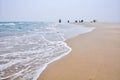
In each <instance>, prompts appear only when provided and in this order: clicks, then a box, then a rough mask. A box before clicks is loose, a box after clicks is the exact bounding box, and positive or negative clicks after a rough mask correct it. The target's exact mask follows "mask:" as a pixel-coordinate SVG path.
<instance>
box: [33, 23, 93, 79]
mask: <svg viewBox="0 0 120 80" xmlns="http://www.w3.org/2000/svg"><path fill="white" fill-rule="evenodd" d="M73 25H76V24H73ZM70 26H71V25H70ZM81 26H82V27H85V26H83V25H81ZM81 26H80V27H81ZM75 27H79V26H75ZM86 28H87V27H86ZM94 30H95V27H91V29H89V30H87V31H83V32H82V33H79V34H78V35H74V36H71V37H69V38H68V39H65V40H64V41H63V42H64V45H65V46H66V47H67V48H68V49H69V51H68V52H66V53H64V54H62V55H60V56H58V57H57V58H55V59H53V60H52V61H50V62H49V63H47V64H45V65H44V66H43V67H42V69H39V70H38V71H37V74H36V76H35V77H34V78H33V80H37V78H38V77H39V76H40V75H41V74H42V73H43V72H44V70H45V69H46V68H47V67H48V65H50V64H51V63H53V62H55V61H58V60H59V59H61V58H63V57H65V56H67V55H69V54H70V52H71V51H72V48H71V47H70V46H69V45H68V44H67V41H68V40H69V39H72V38H75V37H77V36H79V35H80V34H87V33H90V32H92V31H94Z"/></svg>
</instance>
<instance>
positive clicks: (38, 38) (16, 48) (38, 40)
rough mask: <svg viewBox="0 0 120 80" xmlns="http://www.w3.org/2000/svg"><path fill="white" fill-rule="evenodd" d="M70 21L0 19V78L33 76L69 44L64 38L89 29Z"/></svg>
mask: <svg viewBox="0 0 120 80" xmlns="http://www.w3.org/2000/svg"><path fill="white" fill-rule="evenodd" d="M93 29H94V28H85V27H83V26H79V27H78V26H76V25H73V24H57V23H44V22H0V79H4V80H36V79H37V78H38V76H39V75H40V74H41V73H42V71H43V70H44V69H45V68H46V67H47V65H48V64H49V63H51V62H53V61H55V60H57V59H59V58H61V57H63V56H65V55H67V54H68V53H69V52H70V51H71V48H70V47H69V46H68V45H67V44H66V43H65V42H64V41H65V40H66V39H69V38H71V37H74V36H77V35H79V34H83V33H87V32H90V31H92V30H93Z"/></svg>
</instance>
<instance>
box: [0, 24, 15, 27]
mask: <svg viewBox="0 0 120 80" xmlns="http://www.w3.org/2000/svg"><path fill="white" fill-rule="evenodd" d="M0 26H15V23H4V24H0Z"/></svg>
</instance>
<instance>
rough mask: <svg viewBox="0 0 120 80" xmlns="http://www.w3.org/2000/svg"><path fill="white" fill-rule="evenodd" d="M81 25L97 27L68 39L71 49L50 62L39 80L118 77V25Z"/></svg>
mask: <svg viewBox="0 0 120 80" xmlns="http://www.w3.org/2000/svg"><path fill="white" fill-rule="evenodd" d="M78 25H80V24H78ZM84 25H85V26H87V27H90V26H91V27H96V29H95V30H94V31H92V32H90V33H86V34H82V35H79V36H77V37H75V38H72V39H69V40H67V41H66V42H67V43H68V45H69V46H70V47H71V48H72V52H71V53H70V54H68V55H67V56H65V57H63V58H61V59H59V60H57V61H55V62H53V63H51V64H49V65H48V67H47V68H46V69H45V70H44V72H43V73H42V74H41V75H40V77H39V79H38V80H120V24H115V23H84ZM118 27H119V28H118Z"/></svg>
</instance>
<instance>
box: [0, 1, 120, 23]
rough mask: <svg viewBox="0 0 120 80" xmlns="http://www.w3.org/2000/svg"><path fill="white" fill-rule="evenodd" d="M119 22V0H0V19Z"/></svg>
mask: <svg viewBox="0 0 120 80" xmlns="http://www.w3.org/2000/svg"><path fill="white" fill-rule="evenodd" d="M59 18H61V19H62V20H64V21H65V20H68V19H70V20H72V21H73V20H75V19H84V20H86V21H90V20H92V19H96V20H98V21H102V22H104V21H105V22H120V0H0V21H57V20H58V19H59Z"/></svg>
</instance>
